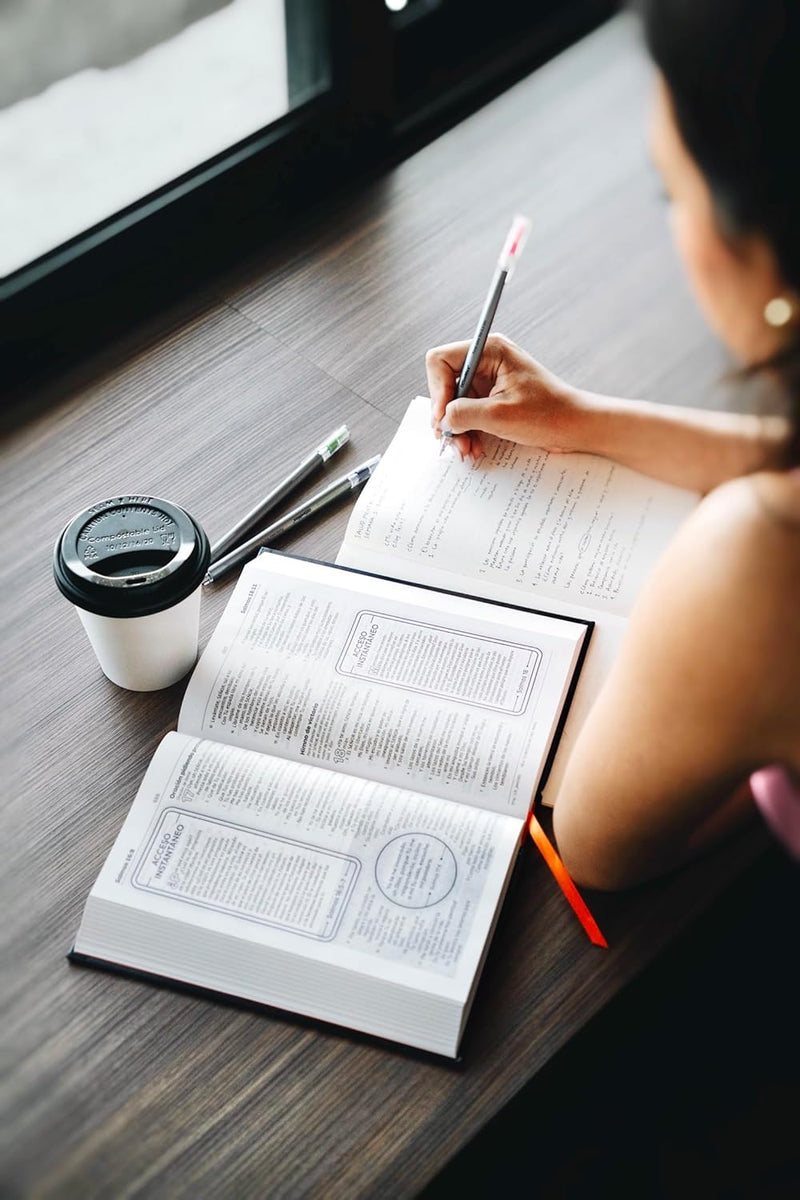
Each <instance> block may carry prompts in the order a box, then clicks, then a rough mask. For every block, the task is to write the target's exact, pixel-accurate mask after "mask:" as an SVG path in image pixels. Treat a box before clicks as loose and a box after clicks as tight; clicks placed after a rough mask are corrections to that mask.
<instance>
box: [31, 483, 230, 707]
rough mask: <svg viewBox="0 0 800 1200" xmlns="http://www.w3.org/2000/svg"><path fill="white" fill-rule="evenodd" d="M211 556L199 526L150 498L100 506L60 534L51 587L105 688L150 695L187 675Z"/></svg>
mask: <svg viewBox="0 0 800 1200" xmlns="http://www.w3.org/2000/svg"><path fill="white" fill-rule="evenodd" d="M209 558H210V549H209V544H208V538H207V537H206V535H205V533H204V531H203V530H202V529H201V527H200V526H199V525H198V524H197V522H196V521H195V520H194V519H193V518H192V517H190V516H189V514H188V513H187V512H186V511H185V510H184V509H182V508H179V507H178V506H177V505H175V504H171V503H170V502H169V501H166V500H161V499H158V498H157V497H154V496H117V497H114V498H112V499H110V500H103V501H101V502H100V503H99V504H95V505H92V506H91V508H88V509H85V510H84V511H83V512H80V513H78V515H77V516H76V517H74V518H73V519H72V521H70V522H69V524H68V525H67V526H66V527H65V529H64V530H63V532H62V534H61V536H60V537H59V539H58V541H57V542H56V546H55V551H54V555H53V573H54V576H55V581H56V584H57V586H58V587H59V589H60V591H61V592H62V593H63V594H64V595H65V596H66V597H67V599H68V600H70V601H71V602H72V604H73V605H74V606H75V608H76V610H77V613H78V616H79V617H80V620H81V623H82V624H83V627H84V629H85V630H86V633H87V635H88V638H89V642H90V644H91V646H92V649H93V650H94V653H95V656H96V658H97V661H98V662H99V664H100V666H101V668H102V670H103V672H104V674H105V675H106V676H107V677H108V678H109V679H110V680H111V681H112V683H116V684H118V685H119V687H124V688H129V689H130V690H132V691H137V692H151V691H155V690H157V689H158V688H164V687H169V686H170V685H171V684H173V683H176V682H177V681H178V680H179V679H182V678H183V676H184V675H186V674H187V672H188V671H190V670H191V668H192V667H193V666H194V663H195V661H196V659H197V646H198V636H199V629H200V597H201V593H202V587H201V584H202V580H203V578H204V576H205V573H206V571H207V569H208V563H209Z"/></svg>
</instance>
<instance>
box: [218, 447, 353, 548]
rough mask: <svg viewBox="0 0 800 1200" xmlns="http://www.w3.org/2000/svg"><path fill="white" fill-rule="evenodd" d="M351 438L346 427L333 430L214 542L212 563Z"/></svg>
mask: <svg viewBox="0 0 800 1200" xmlns="http://www.w3.org/2000/svg"><path fill="white" fill-rule="evenodd" d="M349 439H350V431H349V430H348V428H347V426H346V425H340V426H339V428H338V429H334V431H333V433H331V434H329V435H328V437H326V439H325V441H324V442H320V444H319V445H318V446H317V448H316V450H313V451H312V453H311V454H309V455H308V456H307V457H306V458H304V459H303V461H302V462H301V463H299V464H298V465H297V466H296V467H295V469H294V470H293V471H291V472H290V473H289V474H288V475H287V476H286V478H285V479H283V480H281V482H280V483H279V484H278V485H277V486H276V487H274V488H273V489H272V491H271V492H269V493H268V494H267V495H266V496H265V497H264V499H263V500H262V501H261V502H260V503H259V504H257V505H256V506H255V508H252V509H251V510H250V512H249V513H246V514H245V516H243V517H242V519H241V521H237V523H236V524H235V525H234V526H233V528H232V529H229V530H228V532H227V533H226V534H225V535H224V537H221V538H220V539H219V541H218V542H214V543H213V545H212V547H211V562H212V563H213V562H216V561H217V559H219V558H222V555H223V554H227V552H228V551H229V550H231V549H232V547H233V546H235V545H236V543H237V542H238V541H239V540H240V539H241V538H242V536H243V535H244V534H245V533H247V532H248V530H250V529H252V528H253V527H254V525H255V524H256V523H257V522H258V521H260V520H261V518H262V517H265V516H266V515H267V513H268V512H270V511H271V510H272V509H273V508H275V507H276V505H278V504H279V503H280V501H281V500H283V498H284V497H285V496H288V494H289V492H291V491H293V490H294V489H295V488H296V487H298V486H299V484H301V483H302V482H303V480H304V479H308V477H309V475H313V474H314V472H315V471H318V470H319V469H320V468H321V467H323V466H324V465H325V463H326V462H327V461H328V459H329V458H330V457H331V456H332V455H333V454H335V453H336V451H337V450H341V448H342V446H344V445H346V444H347V442H348V441H349Z"/></svg>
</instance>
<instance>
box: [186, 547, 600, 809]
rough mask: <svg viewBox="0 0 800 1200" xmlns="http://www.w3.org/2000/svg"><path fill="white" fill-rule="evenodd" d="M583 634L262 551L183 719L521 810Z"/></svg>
mask: <svg viewBox="0 0 800 1200" xmlns="http://www.w3.org/2000/svg"><path fill="white" fill-rule="evenodd" d="M586 633H587V629H586V626H584V625H582V624H579V623H577V622H568V621H564V620H559V619H555V618H550V617H543V616H539V615H536V614H532V613H528V612H523V611H519V610H516V609H512V608H506V607H497V606H494V605H491V604H487V603H485V602H481V601H475V600H470V599H465V598H462V597H458V596H451V595H446V594H441V593H438V592H434V591H430V590H428V589H421V588H414V587H408V586H406V585H404V584H397V583H393V582H391V581H387V580H383V579H375V578H371V577H369V576H364V575H360V574H354V573H352V572H349V571H343V570H340V569H337V568H336V567H331V566H327V565H324V564H320V563H312V562H307V561H304V560H300V559H292V558H290V557H287V556H284V555H279V554H273V553H269V554H264V555H261V556H259V557H258V558H257V559H255V560H254V561H253V562H251V563H249V564H248V565H247V566H246V567H245V569H244V571H243V572H242V575H241V577H240V579H239V582H238V584H237V586H236V589H235V590H234V592H233V594H232V596H231V599H230V601H229V603H228V606H227V608H226V610H225V612H224V614H223V616H222V618H221V620H220V622H219V624H218V626H217V629H216V631H215V633H214V635H213V637H212V638H211V641H210V643H209V645H208V647H207V648H206V650H205V651H204V653H203V655H202V658H201V660H200V662H199V663H198V665H197V667H196V668H195V671H194V674H193V675H192V678H191V680H190V682H189V685H188V688H187V691H186V694H185V698H184V702H183V705H182V708H181V714H180V720H179V724H178V728H179V729H180V730H181V731H182V732H186V733H191V734H194V735H196V736H198V737H207V738H211V739H213V740H216V741H222V742H228V743H230V744H234V745H238V746H243V747H247V748H249V749H253V750H259V751H261V752H263V753H267V754H273V755H276V756H278V757H281V758H289V759H293V760H295V761H298V762H305V763H313V764H314V765H316V766H322V767H325V768H327V769H329V770H334V771H346V772H349V773H350V774H353V775H358V776H361V777H364V778H368V779H374V780H378V781H380V782H383V783H387V784H392V785H395V786H399V787H410V788H414V789H415V790H417V791H421V792H426V793H428V794H430V795H436V796H441V797H446V798H453V799H456V800H458V801H459V802H460V803H465V804H474V805H478V806H480V807H484V808H490V809H493V810H494V811H497V812H507V813H511V814H515V815H518V816H524V815H525V813H526V812H527V811H528V809H529V807H530V805H531V803H532V800H533V797H534V794H535V789H536V785H537V782H538V780H539V778H540V775H541V772H542V768H543V766H544V762H545V760H546V757H547V752H548V749H549V747H550V744H551V741H552V738H553V734H554V731H555V728H556V726H557V722H558V718H559V715H560V712H561V708H562V705H563V702H564V699H565V696H566V693H567V690H568V688H569V685H570V682H571V679H572V675H573V672H574V669H575V665H576V662H577V659H578V656H579V653H580V649H581V646H582V643H583V641H584V638H585V636H586Z"/></svg>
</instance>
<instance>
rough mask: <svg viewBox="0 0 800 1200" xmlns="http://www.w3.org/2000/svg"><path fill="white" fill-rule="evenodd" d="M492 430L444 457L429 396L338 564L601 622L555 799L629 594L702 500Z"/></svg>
mask: <svg viewBox="0 0 800 1200" xmlns="http://www.w3.org/2000/svg"><path fill="white" fill-rule="evenodd" d="M483 440H484V445H485V448H486V450H487V454H486V458H484V459H483V460H482V461H481V462H480V463H477V464H475V463H473V462H471V461H467V462H463V463H462V462H461V461H460V459H459V457H458V455H457V453H456V452H455V450H452V449H450V450H448V451H447V452H446V453H445V454H443V455H442V456H441V457H440V455H439V443H438V441H436V439H435V438H434V437H433V435H432V433H431V428H430V401H429V400H428V399H427V397H424V396H418V397H417V398H416V399H415V400H413V401H412V403H411V405H410V406H409V408H408V410H407V412H406V415H405V417H404V419H403V421H402V423H401V425H400V428H399V429H398V431H397V433H396V435H395V437H394V438H393V439H392V442H391V444H390V446H389V448H388V450H387V451H386V453H385V454H384V455H383V457H382V459H381V461H380V463H379V464H378V467H377V469H376V471H375V474H374V475H373V476H372V478H371V479H370V481H369V483H367V485H366V486H365V488H364V489H363V491H362V492H361V494H360V496H359V498H358V501H357V502H356V506H355V508H354V509H353V512H352V514H351V517H350V521H349V523H348V526H347V531H346V533H345V537H344V541H343V543H342V546H341V549H340V551H339V554H338V555H337V559H336V561H337V562H338V563H341V564H344V565H345V566H350V567H356V568H359V569H361V570H364V571H375V572H377V573H378V574H380V575H388V576H392V577H394V578H395V579H406V580H415V581H416V582H418V583H421V584H426V585H428V586H431V587H442V588H452V589H454V590H456V591H459V592H465V593H468V594H471V595H477V596H481V597H486V598H489V599H494V600H498V601H501V602H505V603H508V604H518V605H523V606H531V607H535V608H537V609H543V610H546V611H548V612H552V613H556V614H559V615H561V616H567V615H569V616H574V617H583V618H586V619H588V620H591V621H593V622H594V624H595V629H594V633H593V635H592V642H591V646H590V648H589V653H588V655H587V659H586V663H585V664H584V666H583V669H582V671H581V678H580V682H579V685H578V689H577V692H576V694H575V698H574V701H573V703H572V705H571V707H570V713H569V719H568V721H567V723H566V726H565V729H564V731H563V734H562V736H561V737H560V739H559V744H558V753H557V754H556V756H555V759H554V761H553V764H552V769H551V770H550V772H549V774H548V776H547V784H546V786H545V788H544V790H543V793H542V796H541V799H542V800H543V801H544V802H545V803H552V801H553V798H554V796H555V793H556V791H557V788H558V785H559V783H560V780H561V778H562V776H563V771H564V765H565V763H566V760H567V758H568V756H569V751H570V748H571V746H572V745H573V744H574V740H575V737H576V735H577V732H578V730H579V728H580V725H581V723H582V722H583V720H584V718H585V716H586V714H587V712H588V711H589V708H590V707H591V704H592V702H593V700H594V698H595V696H596V695H597V693H598V691H599V690H600V687H601V685H602V683H603V681H604V679H605V677H606V675H607V673H608V670H609V668H610V666H611V663H612V662H613V660H614V657H615V656H616V653H617V650H618V648H619V644H620V641H621V639H622V634H623V632H624V629H625V624H626V620H627V617H628V614H629V613H630V610H631V607H632V604H633V601H634V599H635V597H636V595H637V593H638V591H639V589H640V588H641V586H642V584H643V582H644V580H645V578H646V577H647V575H648V573H649V572H650V570H651V568H652V566H653V564H654V563H655V561H656V559H657V557H658V556H659V555H660V553H661V551H662V550H663V549H664V547H665V546H666V544H667V542H668V540H669V539H670V537H671V536H672V534H673V533H674V532H675V530H676V529H677V527H678V526H679V525H680V524H681V522H682V521H683V520H684V518H685V517H686V516H687V515H688V514H689V512H690V511H691V510H692V508H694V506H695V505H696V504H697V501H698V499H699V497H698V496H697V494H696V493H694V492H689V491H685V490H683V489H682V488H676V487H672V486H671V485H669V484H666V483H660V482H658V481H657V480H654V479H650V478H649V477H647V476H645V475H641V474H639V473H638V472H637V471H632V470H630V469H629V468H627V467H623V466H620V465H619V464H617V463H614V462H611V461H610V460H609V459H607V458H600V457H596V456H594V455H590V454H549V453H548V452H547V451H545V450H536V449H530V448H528V447H526V446H518V445H516V444H514V443H512V442H506V441H502V440H500V439H497V438H491V437H487V436H484V439H483Z"/></svg>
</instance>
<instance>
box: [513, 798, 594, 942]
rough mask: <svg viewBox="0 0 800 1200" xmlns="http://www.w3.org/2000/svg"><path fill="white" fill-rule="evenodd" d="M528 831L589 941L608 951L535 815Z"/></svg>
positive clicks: (532, 814) (531, 819) (532, 816)
mask: <svg viewBox="0 0 800 1200" xmlns="http://www.w3.org/2000/svg"><path fill="white" fill-rule="evenodd" d="M528 829H529V831H530V835H531V837H532V838H533V841H534V844H535V846H536V849H537V850H538V851H539V853H540V854H541V856H542V858H543V859H544V861H545V862H546V863H547V865H548V867H549V868H550V872H551V874H552V876H553V878H554V879H555V881H556V883H557V884H558V886H559V887H560V888H561V891H562V892H563V893H564V895H565V896H566V898H567V900H568V902H569V905H570V908H571V909H572V911H573V912H574V913H575V916H576V917H577V918H578V920H579V921H580V923H581V925H582V926H583V928H584V930H585V931H586V934H587V936H588V938H589V940H590V941H591V942H592V943H593V944H594V945H595V946H603V947H604V948H605V949H606V950H607V949H608V942H607V941H606V939H605V938H604V937H603V935H602V933H601V932H600V927H599V925H598V924H597V922H596V921H595V919H594V917H593V916H592V914H591V913H590V912H589V907H588V905H587V903H586V901H585V900H584V898H583V896H582V895H581V894H580V892H579V891H578V889H577V888H576V886H575V884H574V883H573V882H572V879H571V878H570V875H569V872H568V871H567V868H566V867H565V866H564V864H563V862H562V861H561V859H560V858H559V856H558V852H557V850H556V848H555V846H554V845H553V844H552V842H551V841H550V839H549V838H548V836H547V834H546V833H545V831H544V830H543V829H542V827H541V825H540V824H539V822H538V820H537V819H536V815H535V814H534V813H531V815H530V818H529V820H528Z"/></svg>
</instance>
